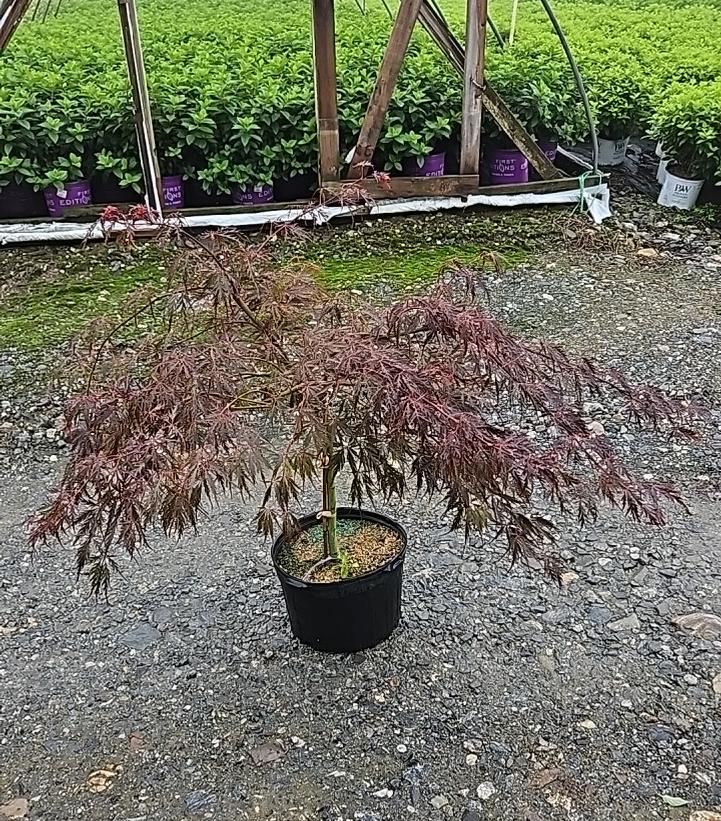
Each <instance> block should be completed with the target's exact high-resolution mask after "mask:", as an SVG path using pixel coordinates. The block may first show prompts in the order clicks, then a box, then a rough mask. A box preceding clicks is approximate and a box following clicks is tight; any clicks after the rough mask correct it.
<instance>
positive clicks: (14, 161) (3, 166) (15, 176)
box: [0, 154, 36, 190]
mask: <svg viewBox="0 0 721 821" xmlns="http://www.w3.org/2000/svg"><path fill="white" fill-rule="evenodd" d="M35 177H36V172H35V170H34V169H33V167H32V165H31V163H30V160H28V159H27V158H20V157H13V156H11V155H10V154H5V155H3V156H0V190H2V189H3V188H5V186H7V185H10V184H11V183H14V184H15V185H22V183H24V182H32V180H33V179H34V178H35Z"/></svg>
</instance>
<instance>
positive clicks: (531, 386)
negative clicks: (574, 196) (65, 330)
mask: <svg viewBox="0 0 721 821" xmlns="http://www.w3.org/2000/svg"><path fill="white" fill-rule="evenodd" d="M282 230H294V229H288V228H287V227H286V228H285V229H279V231H282ZM277 238H278V232H275V233H273V234H272V235H271V236H270V237H266V238H265V239H264V240H262V241H259V242H255V243H248V244H246V243H245V242H244V241H240V240H237V239H227V238H223V237H219V236H210V237H207V238H204V239H202V240H198V239H195V238H193V237H191V236H188V235H186V234H183V237H182V239H183V242H184V244H185V245H186V246H188V245H189V246H191V248H190V249H188V248H185V249H184V250H182V251H179V252H177V253H176V254H175V258H174V265H173V266H172V272H171V274H170V288H169V290H168V292H166V293H163V294H155V295H153V296H152V297H151V298H150V299H149V300H148V302H147V303H146V305H145V306H141V307H140V308H138V309H136V311H135V312H134V313H132V314H130V315H129V317H128V319H127V320H126V325H125V329H126V330H127V327H128V326H129V325H130V324H131V323H132V322H133V321H134V320H135V319H136V318H137V317H138V316H140V315H141V314H142V312H143V310H145V307H147V308H148V310H149V311H152V312H153V315H154V317H155V321H154V323H151V328H152V329H151V330H149V331H148V330H147V323H146V325H145V327H146V330H145V331H144V332H143V333H142V334H141V335H140V336H139V338H137V341H135V342H133V343H132V346H128V345H127V344H124V345H121V346H116V345H115V344H114V339H115V337H114V336H113V335H112V333H107V332H106V330H107V329H96V333H95V334H91V335H90V336H89V337H88V339H87V345H86V347H85V348H84V349H83V354H82V355H80V357H79V360H78V361H79V363H80V365H81V367H83V368H84V369H85V371H86V378H87V389H86V390H84V391H83V392H81V393H79V394H78V395H76V396H74V397H73V398H72V399H71V400H70V401H69V403H68V404H67V407H66V409H65V422H64V431H63V433H64V436H65V439H66V441H67V442H68V444H69V446H70V458H69V461H68V463H67V465H66V467H65V471H64V474H63V477H62V480H61V483H60V486H59V487H58V489H57V491H56V492H55V494H54V496H53V497H52V499H51V501H50V502H49V504H48V506H47V507H46V508H44V509H43V510H42V511H41V512H40V513H39V514H38V516H37V517H36V518H35V520H34V521H33V522H32V524H31V533H30V538H31V541H32V542H33V543H35V544H37V543H40V542H43V541H45V540H47V539H48V538H52V537H55V538H62V537H63V536H65V535H70V536H71V538H72V540H73V542H74V544H75V546H76V549H77V568H78V571H79V572H84V573H87V574H88V575H89V578H90V584H91V588H92V590H93V591H94V592H95V593H98V592H105V593H107V590H108V584H109V581H110V577H111V573H112V571H113V570H114V569H115V568H116V567H117V559H118V555H117V554H118V549H119V550H120V552H124V553H127V554H128V555H129V556H131V557H132V556H134V555H135V554H136V552H137V551H138V549H139V548H140V547H141V546H143V545H145V544H146V538H147V533H148V530H149V528H150V527H151V526H152V525H153V524H154V523H159V524H160V525H161V526H162V528H163V530H164V531H165V532H166V533H167V534H172V535H174V536H180V535H181V534H182V533H183V532H184V531H185V530H186V529H188V528H195V527H196V525H197V523H198V519H199V516H200V514H201V511H202V510H203V508H204V506H205V505H212V504H213V503H214V502H215V500H216V498H217V495H218V494H219V493H235V494H237V495H239V496H240V497H242V498H248V497H250V496H251V494H252V492H253V489H254V487H255V486H256V485H258V484H261V485H264V486H265V494H264V496H263V499H262V502H261V505H260V508H259V511H258V514H257V525H258V529H259V530H260V531H261V532H263V533H265V534H271V533H273V531H274V530H275V529H277V528H278V527H279V526H280V527H284V528H287V529H289V530H290V529H292V528H293V524H294V521H295V516H296V514H297V513H300V511H299V510H298V507H299V504H300V498H301V493H302V491H303V488H304V486H306V485H307V484H308V483H311V482H316V485H317V482H318V480H319V479H321V477H323V479H324V481H323V482H322V485H323V502H324V505H323V507H324V512H325V513H324V515H325V517H326V518H325V522H326V531H325V536H326V552H327V553H330V554H331V555H334V554H333V551H334V549H335V550H337V547H335V548H334V536H333V528H332V525H333V521H334V520H333V518H332V516H333V514H334V512H335V504H336V501H335V484H336V483H335V477H336V474H337V473H338V472H340V471H346V472H347V473H348V475H349V478H350V497H351V499H350V500H351V502H352V503H353V504H355V505H360V504H361V502H362V500H364V499H367V498H369V497H370V498H375V497H378V496H380V497H381V498H383V499H385V500H390V499H394V498H395V499H398V498H400V497H403V496H405V495H406V494H408V493H409V492H411V491H413V492H415V491H420V492H422V493H427V494H429V495H434V496H440V497H441V498H443V500H444V501H445V505H446V507H447V510H448V512H449V514H450V516H451V519H452V523H453V527H454V528H464V529H465V531H466V533H467V534H469V535H470V534H480V533H483V532H485V531H490V532H491V533H492V534H494V535H496V534H501V535H502V536H503V537H504V540H505V545H506V547H507V549H508V552H509V553H510V556H511V559H512V560H513V561H514V562H515V561H522V562H528V561H529V560H534V561H540V562H542V563H543V565H544V566H545V568H546V570H547V571H548V572H549V573H550V574H551V575H552V576H556V577H557V576H558V574H559V564H558V562H557V560H556V558H555V556H554V554H553V552H552V550H551V549H549V545H550V544H551V543H552V542H553V539H554V527H553V525H552V523H551V521H550V520H549V519H548V518H547V517H546V516H544V515H542V514H541V513H539V512H538V509H537V503H538V502H539V501H541V500H544V501H545V502H548V503H551V504H552V505H555V506H557V507H559V508H562V509H564V510H566V509H575V511H576V512H577V515H578V516H579V518H580V519H581V521H587V520H593V519H594V518H595V516H596V515H597V513H598V510H599V504H600V503H602V502H607V503H610V504H611V505H613V506H614V507H617V508H619V509H620V510H622V511H623V512H624V513H626V514H628V515H629V516H632V517H633V518H634V519H638V520H642V521H646V522H648V523H650V524H654V525H659V524H662V523H663V521H664V513H663V507H664V503H665V502H667V501H672V502H678V501H679V497H678V495H677V493H676V491H675V490H674V489H673V488H672V487H670V486H668V485H665V484H660V483H656V482H651V481H647V480H645V479H643V478H640V477H638V476H636V475H635V474H634V473H633V472H632V471H631V470H630V469H629V468H628V467H627V466H626V465H625V464H624V463H623V462H622V460H621V459H620V458H619V456H618V455H617V454H616V453H615V452H614V449H613V447H612V444H611V442H610V441H609V439H608V438H607V437H606V436H605V435H599V434H598V433H597V432H596V431H594V430H593V429H592V426H591V427H589V426H588V425H587V421H586V419H585V418H584V415H583V401H584V399H586V398H587V397H588V396H595V395H610V396H613V397H614V401H618V402H620V403H622V404H623V406H624V407H625V409H626V411H627V412H628V414H629V416H630V418H631V419H632V420H633V421H634V422H636V423H638V424H640V425H643V424H647V425H650V426H652V427H653V428H657V429H659V430H660V429H664V430H665V431H666V432H668V433H673V434H677V435H684V436H685V435H691V434H692V428H693V426H694V423H695V420H696V417H697V411H696V409H694V408H693V407H692V406H690V405H689V404H688V403H684V402H681V401H677V400H673V399H671V398H669V397H667V396H666V395H664V394H663V393H662V392H661V391H659V390H657V389H655V388H651V387H647V386H635V385H632V384H630V383H629V382H628V381H627V380H626V379H625V377H624V376H623V375H621V374H620V373H618V372H616V371H614V370H612V369H608V368H604V367H602V366H600V365H597V364H594V363H593V362H591V361H588V360H586V359H575V358H573V357H571V356H570V355H568V354H567V353H565V352H564V351H563V350H562V349H561V348H559V347H557V346H554V345H550V344H546V343H543V342H535V341H528V340H525V339H523V338H521V337H519V336H517V335H516V334H514V333H513V332H511V331H510V330H508V329H507V328H505V327H504V326H503V325H502V324H501V323H500V322H499V321H498V320H496V319H495V318H494V317H493V316H492V315H491V314H490V313H489V311H488V310H487V309H486V307H485V305H484V303H483V300H482V299H479V298H478V297H477V295H476V283H477V281H478V277H479V273H478V272H477V271H473V270H469V269H467V268H463V267H462V266H452V267H451V268H450V269H449V270H447V271H445V273H444V275H443V276H442V277H441V278H440V280H439V281H438V282H437V284H436V285H435V286H434V287H432V288H431V289H430V290H429V291H427V292H425V293H417V294H412V295H409V296H406V297H404V298H401V299H399V300H398V301H397V302H395V303H394V304H392V305H390V306H387V307H379V306H377V305H375V304H372V302H370V301H366V300H363V299H356V298H355V297H353V296H351V295H345V294H338V293H336V294H330V293H328V292H327V291H325V290H323V289H322V288H321V287H320V286H319V285H318V283H317V282H316V281H315V280H314V279H313V276H312V272H311V271H309V270H307V269H306V268H304V267H303V266H299V265H293V264H286V265H282V264H279V263H278V262H277V260H276V257H275V255H274V254H273V253H272V249H273V248H274V243H273V241H272V240H274V239H277ZM349 265H352V263H349ZM161 319H162V321H161ZM539 420H542V421H543V422H544V423H545V426H546V427H545V431H544V432H543V433H542V434H541V435H540V436H536V435H533V434H532V433H531V432H530V431H529V429H528V425H527V424H526V423H530V425H532V426H534V427H537V425H538V422H539Z"/></svg>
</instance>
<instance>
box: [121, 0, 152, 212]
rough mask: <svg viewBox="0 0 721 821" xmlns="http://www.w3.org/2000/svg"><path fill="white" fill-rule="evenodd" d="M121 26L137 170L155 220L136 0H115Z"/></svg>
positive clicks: (148, 112)
mask: <svg viewBox="0 0 721 821" xmlns="http://www.w3.org/2000/svg"><path fill="white" fill-rule="evenodd" d="M118 12H119V13H120V26H121V28H122V31H123V44H124V46H125V62H126V64H127V68H128V77H129V78H130V85H131V88H132V92H133V109H134V111H135V132H136V135H137V138H138V150H139V152H140V168H141V170H142V172H143V181H144V183H145V202H146V205H147V206H148V208H150V209H151V210H153V211H154V212H155V213H156V214H157V215H158V217H160V218H162V216H163V184H162V181H161V178H160V168H159V166H158V152H157V149H156V147H155V132H154V130H153V115H152V112H151V109H150V95H149V94H148V81H147V79H146V77H145V63H144V62H143V50H142V47H141V45H140V27H139V26H138V15H137V12H136V9H135V0H118Z"/></svg>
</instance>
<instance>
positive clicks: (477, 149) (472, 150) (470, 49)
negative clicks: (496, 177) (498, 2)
mask: <svg viewBox="0 0 721 821" xmlns="http://www.w3.org/2000/svg"><path fill="white" fill-rule="evenodd" d="M487 16H488V1H487V0H468V2H467V4H466V58H465V61H464V69H463V118H462V120H461V168H460V171H461V174H478V173H479V166H480V157H481V116H482V114H483V69H484V64H485V55H486V18H487Z"/></svg>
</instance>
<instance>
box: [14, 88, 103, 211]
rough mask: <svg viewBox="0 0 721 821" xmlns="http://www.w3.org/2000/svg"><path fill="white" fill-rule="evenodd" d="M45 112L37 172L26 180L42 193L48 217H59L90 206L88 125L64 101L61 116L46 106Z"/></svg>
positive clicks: (60, 108) (60, 101) (39, 143)
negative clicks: (87, 154)
mask: <svg viewBox="0 0 721 821" xmlns="http://www.w3.org/2000/svg"><path fill="white" fill-rule="evenodd" d="M45 111H46V113H45V116H44V119H43V120H42V121H41V123H40V124H39V131H40V133H39V134H38V135H37V140H38V146H39V151H38V153H37V160H36V168H37V172H36V173H35V174H33V176H32V177H30V178H28V179H29V181H30V182H31V183H32V184H33V185H34V187H35V190H36V191H42V192H43V194H44V196H45V202H46V204H47V208H48V213H49V214H50V216H51V217H62V216H63V213H64V211H65V209H66V208H77V207H80V206H86V205H90V204H91V203H92V194H91V190H90V181H89V173H88V172H89V170H90V168H89V165H90V164H89V163H88V161H87V159H86V153H87V150H88V149H87V146H88V141H89V131H88V125H89V124H88V123H87V122H86V121H85V120H84V118H83V117H82V115H81V112H79V111H76V110H75V106H74V104H73V103H69V102H68V101H67V100H59V101H58V104H57V112H58V113H59V114H60V116H55V114H54V113H53V112H54V111H55V109H51V108H50V107H49V106H45Z"/></svg>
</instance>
